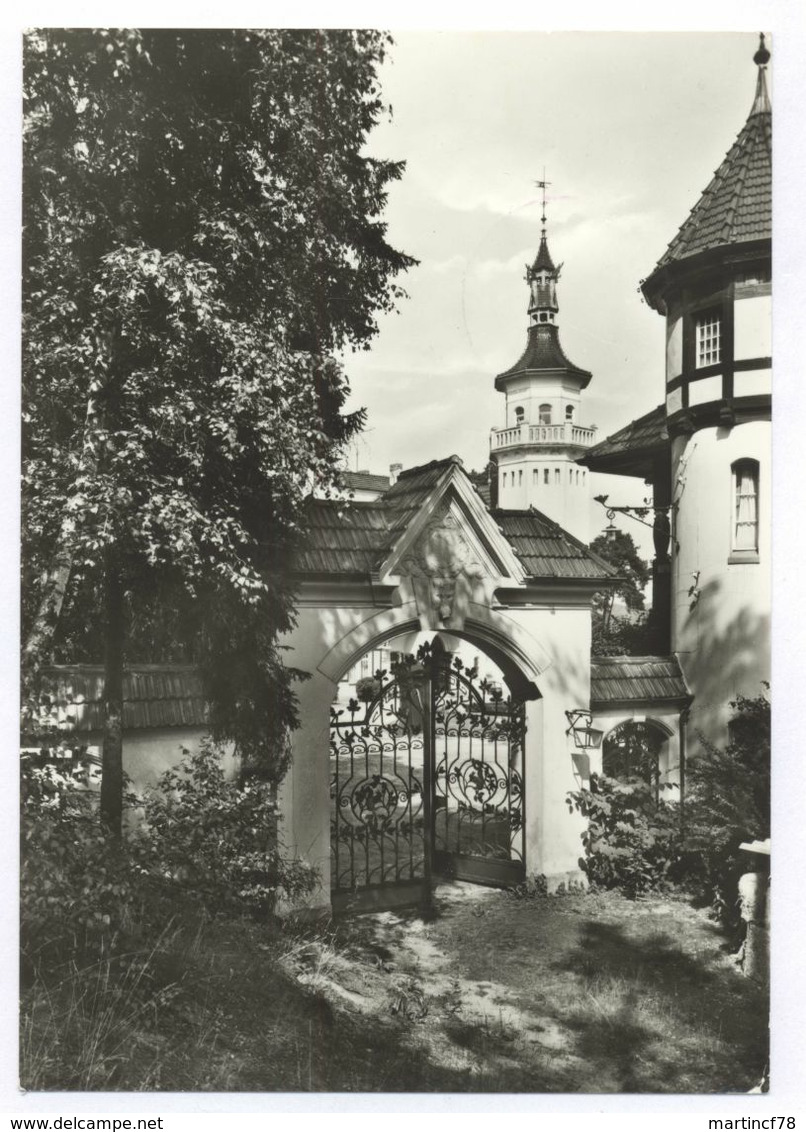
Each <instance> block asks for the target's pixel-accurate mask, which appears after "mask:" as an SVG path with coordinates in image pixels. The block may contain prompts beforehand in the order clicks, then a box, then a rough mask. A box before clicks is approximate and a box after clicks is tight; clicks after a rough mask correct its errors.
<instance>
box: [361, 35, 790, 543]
mask: <svg viewBox="0 0 806 1132" xmlns="http://www.w3.org/2000/svg"><path fill="white" fill-rule="evenodd" d="M393 34H394V35H395V41H396V42H395V46H394V47H393V48H392V50H391V53H390V57H389V59H388V61H387V62H386V63H385V64H384V67H383V69H382V71H381V76H380V77H381V83H382V88H383V93H384V97H385V100H386V101H387V102H388V103H390V104H391V107H392V115H391V117H390V118H388V119H385V120H384V121H383V122H382V123H381V124H379V126H378V127H377V128H376V129H375V130H374V131H373V134H372V136H371V138H370V143H369V146H368V149H367V152H369V153H371V154H373V155H375V156H382V157H389V158H395V159H403V160H405V162H406V170H405V172H404V174H403V177H402V179H401V180H400V181H399V182H397V183H395V184H393V185H392V187H391V189H390V194H389V202H388V206H387V210H386V219H387V221H388V239H389V241H390V242H391V243H392V245H393V246H395V247H397V248H399V249H401V250H403V251H405V252H408V253H409V254H411V255H413V256H415V257H416V258H417V259H418V260H419V261H420V262H419V266H417V267H415V268H413V269H412V270H410V271H409V272H408V273H407V274H406V276H405V277H404V278H403V280H402V282H403V286H404V287H405V288H406V291H407V292H408V298H407V299H405V300H403V301H401V303H400V304H399V307H398V310H397V312H396V313H394V314H390V315H388V316H384V317H383V318H382V319H381V321H380V327H379V334H378V336H377V338H376V339H375V342H374V344H373V345H372V347H371V349H370V350H369V351H368V352H362V353H360V354H357V355H354V356H351V357H348V358H346V359H345V364H346V369H347V373H348V376H349V378H350V382H351V386H352V390H353V394H352V398H351V401H350V405H349V407H350V408H357V407H359V406H364V407H366V409H367V411H368V420H367V427H366V430H365V432H364V433H363V435H362V436H361V437H360V439H359V440H358V442H357V444H356V445H355V446H354V449H353V451H352V452H351V454H350V467H351V468H352V469H353V470H355V469H357V468H361V469H363V468H367V469H369V470H371V471H374V472H385V471H387V470H388V467H389V465H390V464H391V463H397V462H399V463H402V464H403V465H404V466H405V467H409V466H412V465H414V464H418V463H424V462H427V461H428V460H432V459H435V458H439V457H443V456H447V455H450V454H451V453H456V454H457V455H459V456H461V457H462V459H463V460H464V462H465V466H466V467H470V468H481V467H483V465H484V464H485V462H486V460H487V455H488V451H489V434H490V429H491V427H493V426H500V425H503V423H504V396H503V394H501V393H497V392H496V391H495V389H494V386H493V380H494V377H495V375H496V374H497V373H499V372H501V371H502V370H504V369H507V368H508V367H509V366H510V365H512V364H513V363H514V362H515V361H516V360H517V358H518V357H519V356H520V354H521V351H522V349H523V347H524V345H525V342H526V326H527V319H526V304H527V297H528V296H527V287H526V284H525V282H524V278H523V277H524V267H525V264H526V263H527V262H531V261H532V260H533V259H534V256H535V254H536V252H537V248H538V244H539V239H540V190H539V189H538V188H537V187H536V185H535V182H536V181H537V180H540V179H543V177H544V174H543V170H544V168H545V179H546V180H548V181H549V182H550V184H549V187H548V189H547V216H548V223H547V228H548V239H549V247H550V249H551V252H552V256H553V258H554V261H555V263H558V264H559V263H561V262H562V263H563V264H564V266H563V270H562V276H561V279H560V282H559V286H558V299H559V304H560V311H559V317H558V326H559V329H560V339H561V342H562V344H563V348H564V349H565V352H566V354H567V355H568V356H569V357H570V359H571V360H572V361H573V362H574V363H575V364H576V365H578V366H580V367H582V368H583V369H588V370H590V371H592V373H593V379H592V381H591V383H590V385H589V387H588V389H587V391H586V392H585V393H584V394H583V401H582V408H581V410H580V415H579V421H580V423H581V424H586V425H596V426H597V427H598V430H599V432H598V436H599V438H600V439H603V438H604V437H605V436H607V435H609V434H610V433H611V432H613V431H615V430H616V429H618V428H620V427H622V426H623V425H625V424H626V423H627V422H628V421H630V420H633V419H634V418H635V417H637V416H640V415H642V414H643V413H645V412H647V411H648V410H649V409H651V408H653V407H654V406H655V405H657V404H659V403H660V402H661V400H662V399H663V384H664V374H663V365H664V345H663V343H664V320H663V318H662V317H661V316H660V315H659V314H657V313H656V312H655V311H653V310H651V309H650V308H649V307H648V306H647V305H646V303H644V302H643V300H642V297H641V295H640V293H639V290H638V287H639V282H640V280H641V279H643V278H645V277H646V276H647V275H648V274H649V273H650V272H651V270H652V268H653V266H654V265H655V263H656V262H657V260H658V258H659V257H660V255H661V254H662V253H663V251H664V249H665V248H666V245H667V244H668V243H669V241H670V240H671V239H672V237H673V236H674V234H675V233H676V231H677V229H678V227H679V226H680V224H682V223H683V221H684V220H685V218H686V216H687V215H688V212H689V211H690V209H691V207H692V206H693V205H694V204H695V202H696V201H697V199H698V198H699V196H700V193H701V192H702V190H703V189H704V188H705V187H706V185H707V184H708V182H709V180H710V178H711V175H712V174H713V172H714V171H715V170H716V168H717V166H718V165H719V164H720V162H721V160H722V158H723V157H724V155H725V153H726V152H727V150H728V149H729V148H730V146H731V145H732V143H733V141H734V139H735V137H736V135H737V134H738V132H739V130H740V129H741V127H742V125H743V124H744V122H745V120H746V118H747V115H748V113H749V110H750V106H751V104H752V101H753V96H754V93H755V83H756V76H757V68H756V66H755V64H754V63H753V54H754V52H755V51H756V49H757V47H758V34H757V33H749V32H739V33H737V32H725V33H723V32H697V33H679V32H678V33H673V32H655V33H636V32H622V33H617V32H540V31H517V32H506V31H486V32H481V31H479V32H476V31H460V30H447V31H403V32H400V33H396V34H395V33H393ZM772 47H773V52H774V44H773V45H772ZM769 78H770V80H771V78H772V65H771V67H770V75H769ZM773 99H774V91H773ZM600 492H606V493H608V494H609V495H610V497H611V500H612V501H613V502H640V501H641V500H642V499H643V498H644V496H645V495H646V494H647V489H646V488H645V487H644V485H643V484H642V483H641V481H636V480H631V479H624V478H623V477H619V478H616V477H612V476H608V477H597V478H596V480H595V481H594V491H593V493H592V494H598V493H600ZM592 515H594V516H595V518H594V525H593V527H592V532H593V533H594V534H595V533H596V532H597V530H598V529H600V528H601V527H603V526H604V524H605V522H606V520H605V519H604V513H603V512H602V511H601V509H600V508H598V505H596V504H593V505H592ZM596 524H599V526H598V527H597V525H596ZM622 525H623V526H624V527H625V529H629V530H631V531H632V533H633V534H634V535H635V536H636V537H638V538H639V542H647V540H646V539H643V538H641V536H642V534H643V532H642V531H641V529H640V528H637V527H636V526H635V524H630V523H629V521H623V522H622ZM647 534H648V532H647ZM648 543H651V538H649V540H648Z"/></svg>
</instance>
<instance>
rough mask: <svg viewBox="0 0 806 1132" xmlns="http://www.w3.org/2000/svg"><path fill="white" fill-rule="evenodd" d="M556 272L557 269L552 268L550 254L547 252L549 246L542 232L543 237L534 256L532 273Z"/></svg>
mask: <svg viewBox="0 0 806 1132" xmlns="http://www.w3.org/2000/svg"><path fill="white" fill-rule="evenodd" d="M556 270H557V268H556V267H555V266H554V260H553V259H552V258H551V252H550V251H549V245H548V241H547V240H546V233H545V230H544V231H543V235H542V236H541V237H540V247H539V248H538V251H537V255H536V256H535V261H534V263H533V264H532V271H551V272H554V271H556Z"/></svg>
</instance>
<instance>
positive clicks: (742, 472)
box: [731, 460, 758, 562]
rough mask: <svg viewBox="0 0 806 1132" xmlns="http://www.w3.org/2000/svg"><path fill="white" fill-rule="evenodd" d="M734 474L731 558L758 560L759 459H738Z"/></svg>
mask: <svg viewBox="0 0 806 1132" xmlns="http://www.w3.org/2000/svg"><path fill="white" fill-rule="evenodd" d="M731 472H732V473H733V519H732V523H733V537H732V544H731V545H732V551H733V555H732V557H733V558H734V560H737V561H739V562H748V561H757V560H758V460H737V461H736V463H735V464H732V465H731Z"/></svg>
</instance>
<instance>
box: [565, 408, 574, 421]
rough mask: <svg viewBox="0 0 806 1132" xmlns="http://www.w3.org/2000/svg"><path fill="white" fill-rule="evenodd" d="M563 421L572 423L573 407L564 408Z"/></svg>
mask: <svg viewBox="0 0 806 1132" xmlns="http://www.w3.org/2000/svg"><path fill="white" fill-rule="evenodd" d="M565 419H566V420H567V421H572V420H573V419H574V406H573V405H566V406H565Z"/></svg>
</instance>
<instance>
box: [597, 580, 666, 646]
mask: <svg viewBox="0 0 806 1132" xmlns="http://www.w3.org/2000/svg"><path fill="white" fill-rule="evenodd" d="M604 600H605V599H604V596H603V595H601V594H598V595H597V596H596V597H595V598H594V602H593V620H592V626H591V656H656V655H658V653H659V651H660V644H659V640H658V633H657V630H656V626H655V624H654V623H653V621H652V617H651V614H650V616H649V617H648V616H646V615H645V614H638V616H637V617H635V619H634V620H631V619H628V618H626V617H617V616H615V615H614V614H613V613H612V612H611V614H610V617H609V619H608V621H607V624H605V619H604V610H603V602H604Z"/></svg>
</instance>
